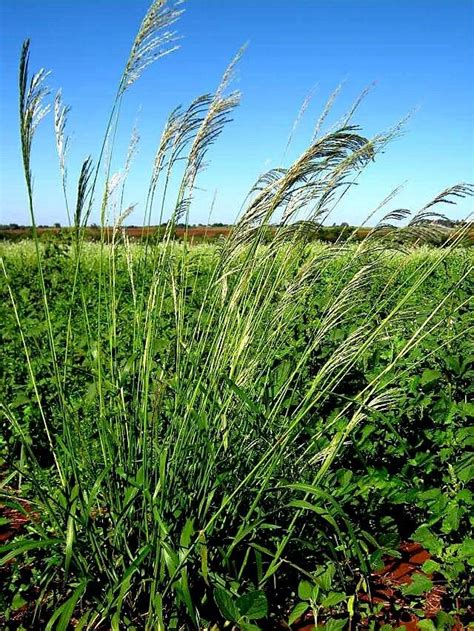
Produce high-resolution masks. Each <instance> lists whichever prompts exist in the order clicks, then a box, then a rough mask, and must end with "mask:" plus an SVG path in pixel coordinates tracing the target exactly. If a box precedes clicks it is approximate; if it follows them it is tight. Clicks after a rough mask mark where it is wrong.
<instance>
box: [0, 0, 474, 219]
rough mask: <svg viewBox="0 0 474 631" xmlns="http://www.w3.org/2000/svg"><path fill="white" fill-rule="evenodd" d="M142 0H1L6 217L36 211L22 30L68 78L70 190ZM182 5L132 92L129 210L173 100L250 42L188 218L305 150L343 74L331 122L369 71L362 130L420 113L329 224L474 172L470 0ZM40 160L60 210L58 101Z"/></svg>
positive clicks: (45, 188) (263, 0)
mask: <svg viewBox="0 0 474 631" xmlns="http://www.w3.org/2000/svg"><path fill="white" fill-rule="evenodd" d="M147 7H148V1H147V0H1V2H0V42H1V43H0V64H1V65H0V151H1V169H0V223H11V222H16V223H22V224H27V223H29V216H28V211H27V205H26V195H25V190H24V182H23V175H22V170H21V161H20V149H19V141H18V120H17V119H18V114H17V65H18V58H19V52H20V49H21V44H22V41H23V39H24V38H26V37H30V38H31V68H32V69H37V68H39V67H46V68H48V69H51V70H52V74H51V75H50V77H49V85H50V87H51V89H52V92H53V93H54V92H55V91H56V90H57V89H58V88H59V87H62V89H63V96H64V100H65V101H66V102H67V103H68V104H70V105H71V108H72V109H71V113H70V116H69V133H70V135H71V136H72V144H71V151H70V160H69V181H70V184H71V189H72V190H74V181H75V180H76V179H77V174H78V170H79V168H80V164H81V162H82V160H83V159H84V158H85V157H86V156H87V155H88V154H92V155H93V156H94V155H95V156H97V153H98V150H99V147H100V143H101V139H102V135H103V130H104V126H105V123H106V120H107V115H108V112H109V108H110V104H111V102H112V99H113V95H114V93H115V90H116V87H117V83H118V80H119V77H120V74H121V72H122V70H123V67H124V64H125V62H126V59H127V57H128V52H129V50H130V45H131V42H132V41H133V38H134V36H135V33H136V30H137V28H138V26H139V24H140V22H141V19H142V17H143V15H144V13H145V12H146V9H147ZM185 9H186V11H185V14H184V15H183V17H182V18H181V19H180V21H179V23H178V24H177V29H178V30H179V32H180V34H181V35H182V41H181V48H180V49H179V50H178V51H177V52H176V53H174V54H173V55H169V56H167V57H165V58H163V59H161V60H159V61H158V62H157V63H156V64H155V65H153V66H152V67H151V68H149V69H148V70H146V71H145V73H144V75H143V76H142V77H141V79H140V80H139V81H138V82H137V83H136V84H135V85H134V86H132V88H131V89H130V90H129V91H128V93H127V96H126V100H125V104H124V108H123V113H122V118H121V125H120V134H119V142H118V143H117V150H118V151H117V154H116V161H117V166H119V165H120V163H121V162H123V161H124V160H125V154H126V151H127V145H128V140H129V137H130V133H131V129H132V127H133V125H134V122H135V121H137V122H138V127H139V132H140V136H141V141H140V145H139V153H138V155H137V158H136V160H135V162H134V165H133V167H132V173H131V174H130V177H129V182H128V185H127V190H126V203H127V204H128V203H136V204H137V210H136V212H135V213H134V214H133V215H132V216H131V217H130V218H129V220H128V222H129V223H135V224H140V223H141V222H142V210H143V204H144V198H145V195H146V189H147V184H148V178H149V174H150V168H151V162H152V159H153V155H154V150H155V148H156V145H157V142H158V139H159V136H160V133H161V129H162V125H163V123H164V121H165V119H166V116H167V114H168V112H169V111H170V110H171V109H172V108H173V107H174V106H175V105H177V104H187V103H188V102H189V101H190V100H191V99H192V98H194V97H195V96H197V95H198V94H201V93H205V92H208V91H210V90H213V89H214V88H215V87H216V85H217V83H218V81H219V78H220V75H221V73H222V72H223V70H224V69H225V67H226V65H227V63H228V62H229V61H230V60H231V58H232V57H233V55H234V54H235V52H236V51H237V50H238V49H239V47H240V46H241V45H242V44H243V43H244V42H247V41H248V42H249V47H248V49H247V51H246V53H245V56H244V58H243V59H242V61H241V63H240V65H239V69H238V73H237V77H236V81H235V84H234V85H235V87H236V88H238V89H239V90H241V92H242V103H241V106H240V107H239V109H238V110H237V111H236V113H235V116H234V121H233V122H232V123H231V124H230V125H229V126H228V127H227V128H226V129H225V130H224V133H223V135H222V136H221V138H220V139H219V140H218V142H217V143H216V144H215V145H214V147H213V148H212V149H211V152H210V154H209V159H210V165H209V168H208V169H207V171H206V172H205V173H203V174H202V176H201V178H200V180H199V186H200V189H201V190H200V191H199V192H198V194H197V196H196V200H195V203H194V207H193V211H192V214H191V221H192V222H206V221H207V217H208V213H209V208H210V206H211V202H212V199H213V197H214V194H216V202H215V207H214V212H213V217H212V218H211V221H223V222H232V220H233V219H234V218H235V216H236V214H237V212H238V210H239V208H240V206H241V203H242V200H243V199H244V197H245V194H246V192H247V191H248V189H249V188H250V186H251V185H252V183H253V182H254V180H255V178H256V177H257V176H258V175H259V174H260V173H261V172H262V171H263V170H266V169H268V168H271V167H274V166H280V165H282V164H283V165H285V164H287V163H288V162H289V160H290V159H292V158H293V159H294V158H295V157H297V155H298V154H299V153H300V152H301V151H302V150H303V149H304V147H305V145H306V144H307V143H308V142H309V141H310V139H311V136H312V130H313V128H314V124H315V121H316V120H317V118H318V115H319V113H320V112H321V110H322V108H323V107H324V103H325V101H326V99H327V97H328V96H329V94H330V93H331V92H332V91H333V90H334V88H335V87H336V86H337V85H338V84H339V83H340V82H341V81H345V85H344V89H343V91H342V93H341V95H340V97H339V98H338V100H337V102H336V104H335V107H334V109H333V113H332V115H331V117H330V118H329V119H328V124H329V125H331V123H334V122H336V121H337V120H338V118H339V117H340V116H341V115H342V114H343V113H344V112H345V111H346V110H347V109H348V108H349V107H350V105H351V103H352V102H353V100H354V99H355V98H356V97H357V95H358V94H359V93H360V92H361V90H362V89H364V88H365V87H366V86H367V85H369V84H370V83H372V82H373V81H377V86H376V87H375V89H374V90H372V92H371V93H370V94H369V96H368V97H367V98H366V99H365V101H364V103H363V104H362V106H361V108H360V110H359V114H358V115H357V116H356V118H355V122H357V123H358V124H360V125H361V127H362V130H363V132H364V133H365V134H367V135H371V134H375V133H377V132H379V131H383V130H385V129H387V128H389V127H390V126H392V125H393V124H395V123H396V122H398V121H399V120H400V119H401V118H403V117H404V116H405V115H406V114H407V113H409V112H412V111H414V110H416V112H415V113H414V115H413V116H412V118H411V119H410V122H409V124H408V126H407V129H406V132H405V133H404V135H403V136H402V137H401V138H398V139H397V140H396V141H394V142H393V143H392V144H391V145H389V146H388V147H387V149H386V151H385V153H384V154H383V155H381V156H379V158H378V160H377V161H376V162H375V163H374V164H373V165H371V166H370V167H369V169H368V170H367V171H366V172H365V173H364V174H363V176H362V177H361V178H360V179H359V185H358V186H357V187H356V188H355V189H353V191H352V193H351V194H350V195H349V196H347V198H345V199H344V201H343V203H342V204H341V205H340V206H339V207H338V208H337V210H336V211H335V213H334V216H333V217H331V220H330V222H331V223H332V221H335V222H340V221H348V222H349V223H352V224H357V223H360V222H362V221H363V220H364V218H365V217H366V216H367V215H368V214H369V212H371V210H372V209H373V208H374V207H375V206H377V204H378V203H379V202H380V201H381V200H382V199H383V198H384V197H385V196H386V195H387V194H388V193H390V191H391V190H392V189H394V188H395V187H396V186H398V185H399V184H402V183H403V182H405V186H404V189H403V190H402V191H401V193H400V194H399V196H398V198H397V201H396V202H394V203H393V204H392V205H391V207H398V206H403V207H409V208H413V209H417V208H419V207H420V206H422V205H423V204H424V203H425V202H427V201H428V200H429V199H430V198H431V197H433V196H434V195H435V194H436V193H438V192H439V191H440V190H442V189H443V188H444V187H446V186H449V185H451V184H454V183H457V182H459V181H468V182H469V181H470V182H472V181H474V173H473V165H474V122H473V118H474V116H473V96H474V87H473V80H472V76H473V75H472V73H473V70H474V68H473V59H474V42H473V40H474V36H473V33H474V3H473V2H472V1H471V0H291V1H290V0H188V1H187V2H186V3H185ZM315 84H316V85H317V88H316V92H315V95H314V97H313V99H312V102H311V105H310V107H309V109H308V110H307V111H306V114H305V116H304V118H303V120H302V121H301V123H300V125H299V126H298V129H297V131H296V133H295V137H294V141H293V143H292V145H291V147H290V150H289V151H288V152H287V154H286V156H284V155H283V154H284V150H285V145H286V142H287V138H288V134H289V132H290V130H291V128H292V125H293V122H294V119H295V117H296V115H297V112H298V110H299V108H300V106H301V103H302V101H303V100H304V98H305V96H306V95H307V94H308V92H309V91H310V90H311V88H312V87H313V86H314V85H315ZM33 171H34V178H35V199H36V209H37V210H36V215H37V217H36V218H37V222H38V223H39V224H42V223H45V224H51V223H53V222H60V223H61V224H65V223H66V212H65V209H64V205H63V203H62V197H61V193H60V180H59V174H58V168H57V158H56V154H55V149H54V136H53V122H52V116H51V115H50V116H49V117H48V118H47V119H45V120H44V121H43V123H42V125H41V128H40V129H39V131H38V134H37V137H36V139H35V143H34V151H33ZM71 195H72V196H73V194H72V193H71ZM471 208H472V202H471V201H469V200H468V201H464V202H463V203H462V204H461V205H460V206H459V207H458V208H457V209H456V208H455V209H453V210H450V215H451V216H453V217H455V218H462V217H464V216H466V214H467V213H468V212H469V211H470V210H471ZM156 219H157V218H156ZM92 220H97V215H96V214H95V215H93V217H92Z"/></svg>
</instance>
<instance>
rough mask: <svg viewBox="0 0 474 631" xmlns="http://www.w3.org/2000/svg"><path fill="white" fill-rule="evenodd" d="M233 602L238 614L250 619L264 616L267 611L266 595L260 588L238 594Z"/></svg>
mask: <svg viewBox="0 0 474 631" xmlns="http://www.w3.org/2000/svg"><path fill="white" fill-rule="evenodd" d="M235 604H236V606H237V609H238V610H239V613H240V615H241V616H246V617H247V618H249V619H250V620H259V619H260V618H265V616H266V615H267V613H268V603H267V597H266V596H265V593H264V592H262V591H261V590H256V591H254V592H249V593H248V594H244V595H243V596H240V597H239V598H238V599H237V601H236V603H235Z"/></svg>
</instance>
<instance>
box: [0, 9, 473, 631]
mask: <svg viewBox="0 0 474 631" xmlns="http://www.w3.org/2000/svg"><path fill="white" fill-rule="evenodd" d="M178 14H179V11H176V10H175V9H169V10H168V9H166V7H164V6H163V5H162V3H160V2H154V3H153V4H152V6H151V8H150V11H149V13H148V14H147V16H146V17H145V19H144V22H143V24H142V27H141V29H140V31H139V33H138V35H137V38H136V40H135V42H134V44H133V47H132V51H131V54H130V59H129V60H128V62H127V64H126V68H125V71H124V75H123V77H122V79H121V82H120V85H119V88H118V91H117V98H116V101H115V103H114V104H113V108H112V113H111V117H110V122H109V125H108V128H107V130H106V133H105V138H104V143H103V146H102V151H101V152H100V155H99V157H98V161H97V163H96V165H95V166H93V163H92V161H91V160H90V159H87V160H86V161H85V162H84V165H83V168H82V170H81V173H80V175H79V181H78V192H77V200H76V201H75V204H74V205H72V204H71V203H70V201H69V199H68V197H67V187H66V185H65V186H64V192H65V204H66V208H67V210H68V214H69V215H70V217H71V224H72V230H71V233H70V234H69V237H68V239H67V240H66V241H62V240H61V239H57V240H54V239H53V240H51V241H50V242H48V243H43V242H41V240H40V239H39V236H38V233H37V230H36V226H35V219H34V199H33V193H32V186H31V181H32V173H31V165H30V149H31V143H32V140H33V136H34V131H35V129H36V126H37V124H38V123H39V121H40V119H41V118H42V116H43V114H44V109H43V99H44V98H45V96H46V91H45V89H44V87H43V79H44V76H45V74H44V72H43V71H40V73H38V74H36V75H34V76H33V78H32V79H31V80H30V79H29V73H28V54H29V50H28V44H25V47H24V50H23V55H22V59H21V65H20V117H21V141H22V149H23V161H24V167H25V176H26V184H27V190H28V194H29V202H30V210H31V221H32V226H33V228H32V230H33V239H32V240H31V241H25V242H20V243H4V244H2V252H3V256H2V270H3V277H2V287H1V291H2V301H1V317H2V322H3V323H4V327H3V330H4V341H3V362H2V363H3V373H2V386H3V388H2V389H3V392H4V396H3V402H2V413H3V420H2V443H1V446H0V447H1V452H0V453H1V457H2V471H3V479H2V482H1V492H2V502H3V504H4V505H5V506H6V507H7V508H9V509H12V510H16V511H19V512H20V513H22V514H25V515H27V514H28V511H30V512H29V519H28V520H25V521H26V523H25V525H24V527H23V530H22V531H21V532H20V533H19V534H17V535H16V536H14V537H13V538H12V539H11V540H9V541H7V542H6V543H5V545H3V548H2V550H1V552H2V556H1V561H0V563H1V564H2V566H3V570H2V572H3V575H2V576H3V577H5V578H6V581H5V585H6V588H5V589H4V591H3V593H2V596H1V598H2V603H1V604H2V607H1V609H2V611H3V619H1V621H2V624H3V625H4V626H5V627H6V628H12V629H14V628H19V627H20V625H21V624H22V625H23V627H24V628H38V629H41V628H46V629H67V628H69V627H70V626H75V628H80V629H113V630H115V629H178V628H180V629H191V628H208V627H211V626H212V625H217V626H216V627H214V628H223V625H224V624H225V622H226V621H227V622H228V623H229V624H228V626H230V625H235V628H238V629H243V630H247V631H252V630H258V629H271V628H285V627H284V626H280V627H279V626H278V625H282V624H284V623H287V622H288V621H290V622H291V623H293V622H295V621H297V619H298V618H300V617H301V616H303V615H305V614H306V613H307V612H308V614H309V615H311V616H312V617H313V619H314V620H315V622H317V623H321V624H324V625H325V627H326V628H327V629H336V628H337V629H342V628H348V627H349V626H351V627H352V628H355V627H356V626H358V625H363V624H365V623H367V624H371V625H372V627H374V625H375V623H376V622H375V621H376V619H377V614H378V611H377V606H376V605H375V606H374V605H373V603H372V604H371V602H370V598H369V600H368V601H366V600H364V598H363V597H362V595H363V594H366V595H367V594H369V596H370V589H371V588H370V585H371V580H372V578H371V576H372V574H373V572H374V571H376V570H377V569H379V568H380V567H382V566H383V557H384V555H389V556H391V557H393V558H396V557H397V556H400V543H401V541H404V542H406V541H407V540H409V539H413V540H414V541H416V542H418V543H420V544H422V546H423V547H424V549H426V550H427V551H428V552H429V553H430V555H431V556H430V558H429V559H428V560H426V562H425V564H424V565H423V566H422V568H421V570H420V572H418V573H417V574H415V575H414V577H413V580H412V581H411V582H410V583H408V584H407V585H405V586H403V588H402V589H401V591H402V593H403V596H404V598H405V599H406V601H405V602H408V603H409V604H410V607H412V610H413V611H415V612H416V613H417V615H418V617H420V618H422V617H423V616H424V613H423V605H422V597H423V595H424V594H426V593H428V592H430V590H431V589H432V588H433V584H434V583H435V582H436V583H441V584H442V585H443V586H444V587H445V590H446V591H445V603H444V605H443V607H442V609H443V611H442V612H441V613H438V614H437V617H436V618H434V619H433V620H431V619H426V620H424V621H423V622H424V623H425V626H424V627H423V628H435V629H436V628H449V627H450V626H453V625H454V623H455V617H454V616H455V615H460V616H464V615H466V614H467V609H466V608H467V601H468V598H469V583H468V576H469V570H470V566H472V565H473V563H474V554H473V540H472V538H470V537H472V530H471V525H472V524H471V521H470V519H472V518H470V512H471V507H472V495H471V492H470V490H469V488H468V486H469V482H470V481H471V480H472V477H473V473H472V468H473V462H472V457H471V454H470V452H469V448H470V446H472V436H473V434H472V430H471V429H470V424H472V417H473V413H474V411H473V406H472V404H471V403H469V394H470V392H469V388H472V385H471V384H472V376H473V370H472V356H473V352H472V351H473V349H472V347H470V346H469V340H470V339H472V329H473V319H472V304H471V302H470V298H471V296H472V285H473V280H472V262H473V256H474V254H473V251H472V250H471V249H469V248H464V247H461V244H462V242H463V239H464V236H465V234H466V233H467V231H468V230H469V227H468V225H467V224H466V225H465V226H462V227H461V228H460V229H459V230H458V231H457V232H456V233H455V234H454V236H452V237H451V238H450V239H448V240H447V242H446V244H445V246H444V247H443V248H432V247H428V246H423V245H421V244H422V243H423V242H424V241H426V240H431V239H432V237H433V235H436V234H438V233H439V231H440V229H441V228H440V225H439V224H438V223H436V221H438V219H439V217H440V215H439V214H438V212H439V208H440V206H441V204H443V203H446V202H448V203H450V202H452V201H453V200H454V199H456V198H462V197H465V196H466V195H470V194H472V187H470V186H469V185H465V184H460V185H456V186H453V187H452V188H450V189H448V190H447V191H443V192H442V193H441V194H440V195H439V196H438V197H437V198H436V199H435V200H433V201H432V202H431V203H429V204H427V205H426V206H425V207H424V208H422V209H421V210H420V211H419V212H418V213H415V214H413V215H410V214H409V213H408V212H407V211H392V212H391V213H389V214H388V215H386V216H385V217H384V219H383V220H382V221H381V222H380V223H379V224H378V225H377V226H376V227H375V228H373V229H369V230H368V231H367V235H366V237H365V238H364V240H363V241H361V242H356V240H355V239H353V238H352V237H351V236H349V238H348V239H347V240H344V241H342V240H341V241H340V240H337V241H336V243H335V244H334V245H325V244H321V243H318V242H316V243H310V244H309V243H308V242H307V240H308V239H307V234H308V228H309V227H311V225H313V226H314V225H315V224H317V223H318V222H319V221H321V220H322V219H323V218H325V217H326V216H327V214H328V213H329V212H330V210H331V209H332V208H333V206H334V204H335V203H337V201H338V199H339V198H340V196H342V195H345V194H346V192H347V191H348V190H349V188H350V186H351V184H352V182H353V180H354V177H356V176H357V174H358V173H359V172H360V171H361V170H362V169H364V168H365V167H366V166H367V165H368V164H369V163H370V162H372V160H373V159H374V157H375V156H376V154H377V152H378V151H380V150H381V149H382V148H384V147H385V146H386V144H387V142H388V141H389V140H390V139H391V138H392V137H393V136H394V135H396V134H397V133H398V127H397V128H396V129H394V130H391V131H389V132H388V133H385V134H381V135H379V136H377V137H375V138H373V139H366V138H364V137H363V136H362V135H361V134H360V131H359V129H358V128H357V127H355V126H353V125H352V123H351V119H352V116H353V114H354V112H355V108H353V110H351V111H350V112H349V114H348V115H347V117H346V118H345V120H344V121H343V122H342V124H341V125H340V126H339V127H337V128H336V129H335V130H334V131H331V132H329V133H327V134H326V135H321V136H318V137H316V138H314V139H313V140H312V142H311V144H310V145H309V147H308V149H307V150H306V151H305V152H304V153H303V154H302V155H301V156H300V157H299V158H297V159H296V160H295V161H294V162H293V164H291V165H290V166H289V167H287V168H284V169H283V168H282V169H274V170H272V171H270V172H269V173H267V174H265V175H264V176H262V177H261V178H259V180H258V182H257V183H256V185H255V187H254V189H253V190H252V191H251V193H250V195H249V198H248V200H247V201H246V204H245V206H244V210H243V212H242V215H241V217H240V218H239V220H238V221H237V223H236V224H235V227H234V230H233V231H232V233H231V234H230V235H229V236H228V237H227V238H222V239H221V240H220V241H219V243H218V244H213V245H208V244H201V245H198V246H191V245H190V244H189V242H188V240H187V239H186V238H184V239H183V240H182V241H180V242H175V241H174V240H173V238H172V237H173V234H174V230H175V228H176V225H177V224H178V223H180V222H182V221H183V220H184V221H185V222H186V221H187V219H188V212H189V206H190V203H191V201H192V196H193V191H194V189H195V186H196V179H197V177H198V174H199V172H200V170H201V168H202V165H203V162H204V159H205V158H206V154H207V151H208V149H209V147H210V146H211V144H212V143H213V142H214V140H215V139H216V138H217V136H218V135H219V134H220V132H221V131H222V129H223V127H224V124H225V123H226V121H227V120H228V118H229V116H230V114H231V112H232V109H233V108H234V107H235V106H236V105H237V103H238V94H236V93H235V92H231V93H228V84H229V81H230V78H231V76H232V70H233V67H234V65H235V63H236V62H237V61H238V57H239V56H237V58H236V60H234V62H233V63H232V64H231V66H230V68H229V69H228V70H227V71H226V73H225V74H224V78H223V81H222V83H221V84H220V86H219V87H218V89H217V90H216V92H215V93H214V94H212V95H204V96H202V97H198V98H197V99H196V100H195V101H194V102H193V103H192V104H191V105H190V106H189V107H188V108H187V109H184V108H183V109H180V108H178V109H177V110H175V111H174V112H173V113H172V114H171V115H170V117H169V119H168V121H167V123H166V125H165V128H164V131H163V135H162V139H161V142H160V146H159V148H158V151H157V155H156V159H155V163H154V165H153V169H152V174H151V181H150V188H149V191H148V195H147V202H146V216H147V225H150V224H151V223H152V220H151V218H152V217H153V216H154V209H155V208H157V209H158V211H159V212H160V217H159V219H158V220H156V219H155V222H154V223H157V224H161V223H162V218H163V213H164V212H165V210H166V209H168V208H171V219H170V220H169V222H168V223H167V224H166V227H165V229H164V231H163V234H160V239H159V242H154V241H153V240H149V241H148V242H145V243H143V244H131V243H130V241H129V238H128V237H127V234H126V232H125V231H123V230H122V223H123V221H124V220H125V218H126V217H127V215H128V214H129V212H130V209H128V208H125V209H124V208H122V207H121V198H122V192H123V188H122V187H123V186H124V182H125V176H126V174H127V172H128V170H129V168H130V164H131V158H132V155H133V150H134V146H135V144H134V140H133V139H132V143H131V149H130V152H129V155H128V156H127V160H126V165H125V167H124V169H123V172H122V176H123V177H117V176H113V175H111V173H110V164H111V163H110V161H111V152H110V151H105V147H106V145H107V143H108V141H110V139H111V138H113V137H114V135H115V133H116V131H117V126H118V122H119V111H120V103H121V99H123V98H124V96H125V94H126V90H127V89H128V87H129V85H130V84H131V83H133V82H134V81H135V80H137V79H138V78H139V75H140V74H141V72H142V71H143V69H144V67H145V66H146V65H148V63H149V62H150V61H152V60H153V58H154V53H156V52H157V51H160V54H163V50H167V49H166V46H169V44H170V40H172V39H173V37H172V36H171V35H170V34H169V33H168V32H167V30H166V29H167V28H168V27H169V24H170V23H172V22H174V21H175V20H176V18H177V17H178ZM162 46H165V48H164V49H163V48H162ZM66 116H67V108H66V107H65V106H64V105H63V104H62V102H61V98H60V96H58V97H57V98H56V101H55V127H56V141H57V147H58V153H59V157H60V168H61V173H62V176H63V182H64V183H65V181H66V151H65V150H66V148H67V139H66V136H65V125H66ZM183 163H184V168H183V166H182V165H183ZM177 164H179V165H180V169H179V172H180V175H181V176H182V177H181V179H180V181H179V185H178V187H177V188H176V190H175V189H174V188H173V187H172V186H171V184H170V183H171V180H172V174H173V170H174V167H175V166H176V165H177ZM104 170H105V172H106V174H107V176H106V181H105V182H104V185H103V188H102V189H101V190H102V193H101V194H99V190H100V174H101V173H102V172H104ZM174 193H176V197H175V198H173V197H172V196H173V195H174ZM94 196H95V198H96V199H98V200H99V201H100V204H101V239H100V241H99V242H98V243H87V242H86V241H85V234H86V225H87V222H88V220H89V217H90V213H91V210H92V203H93V202H92V200H93V197H94ZM386 201H387V202H388V201H389V200H386ZM113 209H116V213H115V214H116V217H115V220H114V221H113V222H112V223H113V228H112V229H111V230H106V229H105V228H106V226H107V225H108V224H109V223H110V215H111V214H112V212H113ZM302 216H304V217H305V220H304V221H301V219H302ZM276 217H278V223H279V226H280V228H279V231H278V234H277V235H276V236H275V237H274V238H272V239H269V238H268V234H269V226H270V224H271V223H272V221H275V220H276ZM398 219H406V220H407V224H408V225H407V227H405V228H404V229H403V230H398V229H396V228H393V227H392V225H391V224H392V222H394V221H396V220H398ZM25 500H26V501H27V502H28V504H27V505H26V504H25ZM26 506H28V507H29V508H28V509H27V508H26ZM2 519H4V521H3V522H2V525H3V526H4V525H8V523H6V522H8V518H2ZM395 609H396V608H395ZM20 610H22V611H23V614H22V616H23V617H22V618H21V620H20V618H19V617H18V615H17V613H18V611H20ZM392 614H393V618H392V619H394V620H395V619H396V615H397V612H396V611H394V612H392ZM429 625H432V626H429ZM287 628H288V627H287Z"/></svg>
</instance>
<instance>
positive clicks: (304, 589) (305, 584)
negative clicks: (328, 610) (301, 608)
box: [298, 581, 313, 600]
mask: <svg viewBox="0 0 474 631" xmlns="http://www.w3.org/2000/svg"><path fill="white" fill-rule="evenodd" d="M312 591H313V586H312V585H311V583H310V582H309V581H300V583H299V585H298V598H300V599H301V600H309V599H310V598H311V594H312Z"/></svg>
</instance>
